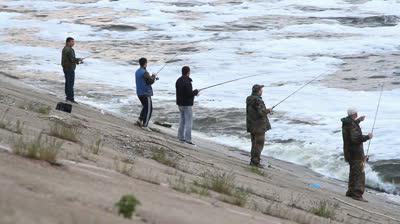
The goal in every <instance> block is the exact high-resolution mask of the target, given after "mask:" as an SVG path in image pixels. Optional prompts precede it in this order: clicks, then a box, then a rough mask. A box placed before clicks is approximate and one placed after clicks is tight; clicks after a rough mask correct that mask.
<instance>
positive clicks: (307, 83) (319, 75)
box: [271, 74, 323, 110]
mask: <svg viewBox="0 0 400 224" xmlns="http://www.w3.org/2000/svg"><path fill="white" fill-rule="evenodd" d="M322 75H323V74H321V75H319V76H317V77H315V78H313V79H311V80H310V81H308V82H307V83H306V84H304V85H303V86H301V87H300V88H298V89H297V90H296V91H294V92H293V93H291V94H289V96H287V97H286V98H284V99H283V100H281V101H279V102H278V103H277V104H275V105H274V106H273V107H272V108H271V109H272V110H273V109H274V108H275V107H277V106H278V105H279V104H281V103H283V102H285V101H286V100H287V99H289V98H290V97H291V96H293V95H294V94H296V93H297V92H299V91H300V90H302V89H303V88H304V87H306V86H308V85H309V84H310V83H312V82H313V81H315V80H316V79H318V78H319V77H321V76H322Z"/></svg>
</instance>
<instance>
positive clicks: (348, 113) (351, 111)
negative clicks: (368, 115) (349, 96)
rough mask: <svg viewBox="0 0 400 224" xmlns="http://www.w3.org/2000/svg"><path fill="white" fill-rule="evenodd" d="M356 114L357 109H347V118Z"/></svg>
mask: <svg viewBox="0 0 400 224" xmlns="http://www.w3.org/2000/svg"><path fill="white" fill-rule="evenodd" d="M356 113H357V109H356V108H354V107H352V108H349V109H347V115H349V116H351V115H354V114H356Z"/></svg>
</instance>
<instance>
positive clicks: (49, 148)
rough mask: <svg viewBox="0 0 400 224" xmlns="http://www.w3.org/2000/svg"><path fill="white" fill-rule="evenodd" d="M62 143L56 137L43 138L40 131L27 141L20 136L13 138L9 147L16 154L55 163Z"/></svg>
mask: <svg viewBox="0 0 400 224" xmlns="http://www.w3.org/2000/svg"><path fill="white" fill-rule="evenodd" d="M62 145H63V143H62V142H59V141H57V140H56V139H53V138H49V137H47V136H46V137H44V138H43V135H42V133H40V134H39V136H38V137H37V138H35V139H33V140H32V141H28V142H25V141H24V139H23V138H22V137H20V138H14V139H13V140H12V145H11V148H12V150H13V153H15V154H17V155H20V156H24V157H28V158H31V159H37V160H44V161H47V162H49V163H52V164H55V163H56V162H57V155H58V153H59V152H60V150H61V147H62Z"/></svg>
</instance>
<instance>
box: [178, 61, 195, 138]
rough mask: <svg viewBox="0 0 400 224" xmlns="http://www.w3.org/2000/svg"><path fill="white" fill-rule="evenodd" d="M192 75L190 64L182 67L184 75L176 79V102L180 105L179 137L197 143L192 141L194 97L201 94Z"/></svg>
mask: <svg viewBox="0 0 400 224" xmlns="http://www.w3.org/2000/svg"><path fill="white" fill-rule="evenodd" d="M189 76H190V68H189V66H184V67H182V76H181V77H180V78H179V79H178V80H177V81H176V84H175V87H176V104H177V105H178V107H179V112H180V118H179V129H178V139H179V140H180V141H181V142H186V143H188V144H191V145H195V144H194V143H193V142H192V125H193V111H192V107H193V101H194V97H195V96H197V95H198V94H199V91H198V90H197V89H195V90H193V87H192V79H191V78H189Z"/></svg>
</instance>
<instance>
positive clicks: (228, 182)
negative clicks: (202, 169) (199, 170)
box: [201, 172, 235, 195]
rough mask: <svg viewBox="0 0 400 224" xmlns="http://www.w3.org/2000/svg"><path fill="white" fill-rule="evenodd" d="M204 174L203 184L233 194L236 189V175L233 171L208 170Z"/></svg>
mask: <svg viewBox="0 0 400 224" xmlns="http://www.w3.org/2000/svg"><path fill="white" fill-rule="evenodd" d="M202 176H203V180H202V183H201V185H203V186H205V187H207V188H208V189H210V190H212V191H215V192H218V193H222V194H226V195H232V193H233V190H234V189H235V175H234V174H233V173H225V172H208V173H204V174H203V175H202Z"/></svg>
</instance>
